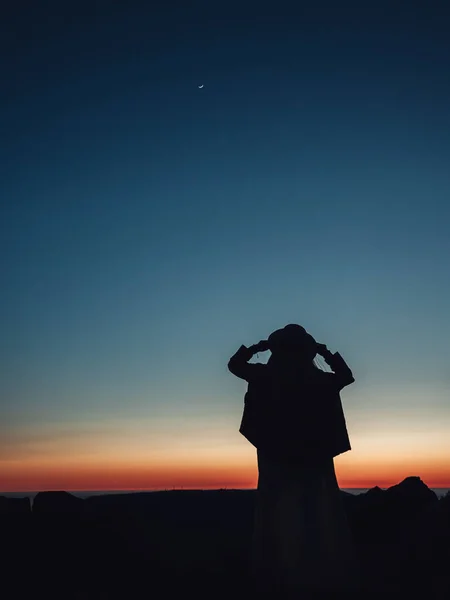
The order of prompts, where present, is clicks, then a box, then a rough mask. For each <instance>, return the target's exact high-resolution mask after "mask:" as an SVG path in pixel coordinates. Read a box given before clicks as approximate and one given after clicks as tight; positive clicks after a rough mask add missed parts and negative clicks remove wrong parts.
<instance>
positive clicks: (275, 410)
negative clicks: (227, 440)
mask: <svg viewBox="0 0 450 600" xmlns="http://www.w3.org/2000/svg"><path fill="white" fill-rule="evenodd" d="M253 353H254V351H253V349H252V348H247V347H246V346H241V347H240V348H239V350H238V351H237V352H236V354H235V355H234V356H233V357H232V358H231V359H230V361H229V363H228V368H229V370H230V371H231V373H233V374H234V375H236V376H237V377H240V378H241V379H244V380H245V381H247V382H248V388H247V393H246V394H245V400H244V413H243V416H242V421H241V426H240V429H239V431H240V433H241V434H242V435H243V436H244V437H245V438H247V440H248V441H249V442H250V443H251V444H253V445H254V446H255V447H256V448H258V450H260V451H262V452H264V453H266V454H270V455H272V456H274V457H276V458H284V459H292V460H307V459H310V458H314V457H317V458H320V457H334V456H337V455H338V454H342V453H343V452H347V451H348V450H351V446H350V440H349V437H348V433H347V426H346V422H345V417H344V412H343V409H342V403H341V398H340V391H341V390H342V389H343V388H344V387H345V386H347V385H349V384H350V383H353V382H354V378H353V375H352V372H351V370H350V369H349V367H348V366H347V364H346V363H345V361H344V359H343V358H342V357H341V355H340V354H339V353H336V354H331V353H329V354H328V356H327V357H325V359H326V362H327V363H328V364H329V366H330V367H331V368H332V369H333V371H334V372H333V373H326V372H324V371H322V370H320V369H317V368H315V367H313V366H312V367H311V368H309V369H307V370H306V371H302V370H300V369H299V370H292V369H290V370H286V369H283V368H279V367H275V366H272V365H271V364H270V363H269V364H267V365H264V364H258V363H255V364H251V363H249V362H248V361H249V360H250V358H251V357H252V355H253Z"/></svg>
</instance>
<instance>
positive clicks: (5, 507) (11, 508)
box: [0, 496, 31, 516]
mask: <svg viewBox="0 0 450 600" xmlns="http://www.w3.org/2000/svg"><path fill="white" fill-rule="evenodd" d="M30 512H31V503H30V499H29V498H7V497H6V496H0V515H2V516H3V515H27V514H29V513H30Z"/></svg>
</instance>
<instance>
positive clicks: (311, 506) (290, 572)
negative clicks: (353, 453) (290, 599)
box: [228, 325, 355, 597]
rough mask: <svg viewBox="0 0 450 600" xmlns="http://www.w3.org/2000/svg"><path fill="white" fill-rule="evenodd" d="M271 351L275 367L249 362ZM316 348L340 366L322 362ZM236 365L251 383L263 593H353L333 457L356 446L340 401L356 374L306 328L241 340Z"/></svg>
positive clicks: (248, 432)
mask: <svg viewBox="0 0 450 600" xmlns="http://www.w3.org/2000/svg"><path fill="white" fill-rule="evenodd" d="M266 350H270V351H271V356H270V358H269V360H268V362H267V364H261V363H250V362H249V360H250V359H251V358H252V356H253V355H254V354H256V353H257V352H264V351H266ZM317 354H320V355H321V356H323V358H324V359H325V361H326V362H327V364H328V365H329V366H330V367H331V369H332V370H333V372H331V373H330V372H325V371H323V370H322V369H319V368H318V367H317V366H316V365H315V363H314V362H313V361H314V358H315V356H316V355H317ZM228 368H229V370H230V371H231V372H232V373H233V374H234V375H236V376H237V377H240V378H241V379H244V380H245V381H247V382H248V389H247V393H246V395H245V406H244V414H243V417H242V423H241V427H240V432H241V433H242V434H243V435H244V436H245V437H246V438H247V439H248V440H249V441H250V442H251V443H252V444H253V445H254V446H255V447H256V448H257V459H258V497H257V507H256V514H255V533H254V554H253V569H254V571H253V572H254V576H255V578H256V583H257V585H258V587H259V592H260V593H262V594H263V595H264V593H265V594H266V595H267V596H269V597H277V596H275V595H274V594H277V595H279V594H281V593H284V594H285V595H287V596H290V594H291V593H292V594H293V595H294V596H295V594H296V593H298V592H300V591H301V592H303V593H304V594H307V593H308V592H314V591H321V590H327V589H328V590H331V591H337V592H339V591H342V592H345V591H346V590H347V589H348V588H349V587H351V579H352V578H353V577H354V575H355V573H354V571H353V556H352V547H351V542H350V535H349V530H348V526H347V522H346V517H345V513H344V508H343V505H342V500H341V497H340V491H339V487H338V484H337V480H336V475H335V470H334V461H333V458H334V457H335V456H337V455H339V454H342V453H343V452H346V451H348V450H350V449H351V447H350V442H349V438H348V434H347V428H346V423H345V418H344V413H343V410H342V405H341V400H340V391H341V390H342V389H343V388H344V387H345V386H347V385H349V384H350V383H353V382H354V378H353V375H352V372H351V370H350V369H349V367H348V366H347V365H346V363H345V362H344V360H343V358H342V357H341V355H340V354H339V353H336V354H332V353H331V352H330V351H329V350H328V349H327V347H326V346H325V345H324V344H318V343H317V342H316V341H315V340H314V338H313V337H312V336H311V335H309V334H308V333H307V332H306V331H305V329H304V328H303V327H301V326H299V325H287V326H286V327H284V328H283V329H279V330H277V331H275V332H273V333H272V334H271V335H270V336H269V338H268V340H263V341H260V342H259V343H258V344H255V345H254V346H250V347H249V348H247V347H246V346H241V347H240V348H239V350H238V351H237V352H236V354H235V355H234V356H233V357H232V358H231V359H230V361H229V363H228ZM303 597H306V596H303Z"/></svg>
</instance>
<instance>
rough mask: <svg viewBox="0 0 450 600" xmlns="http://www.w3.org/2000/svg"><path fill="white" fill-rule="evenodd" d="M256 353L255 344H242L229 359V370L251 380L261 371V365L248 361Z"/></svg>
mask: <svg viewBox="0 0 450 600" xmlns="http://www.w3.org/2000/svg"><path fill="white" fill-rule="evenodd" d="M254 354H255V351H254V349H253V346H250V348H247V346H241V347H240V348H239V350H238V351H237V352H236V354H234V355H233V356H232V357H231V358H230V360H229V361H228V370H229V371H230V372H231V373H233V375H236V377H239V378H240V379H245V381H250V380H251V379H252V378H254V377H255V375H256V373H258V372H259V370H260V367H261V365H259V364H251V363H249V362H248V361H249V360H250V359H251V357H252V356H253V355H254Z"/></svg>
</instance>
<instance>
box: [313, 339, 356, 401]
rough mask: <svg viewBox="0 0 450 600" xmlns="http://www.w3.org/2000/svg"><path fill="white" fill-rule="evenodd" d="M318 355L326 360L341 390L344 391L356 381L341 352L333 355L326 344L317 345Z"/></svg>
mask: <svg viewBox="0 0 450 600" xmlns="http://www.w3.org/2000/svg"><path fill="white" fill-rule="evenodd" d="M317 354H320V356H322V357H323V358H324V359H325V362H326V363H327V365H328V366H329V367H330V368H331V369H332V371H333V372H334V374H335V377H336V381H337V383H338V387H339V390H342V388H344V387H345V386H347V385H350V384H351V383H353V382H354V381H355V378H354V377H353V373H352V372H351V370H350V367H349V366H348V365H347V363H346V362H345V360H344V359H343V358H342V356H341V355H340V354H339V352H335V353H334V354H333V353H332V352H330V351H329V350H328V348H327V347H326V345H325V344H317Z"/></svg>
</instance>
